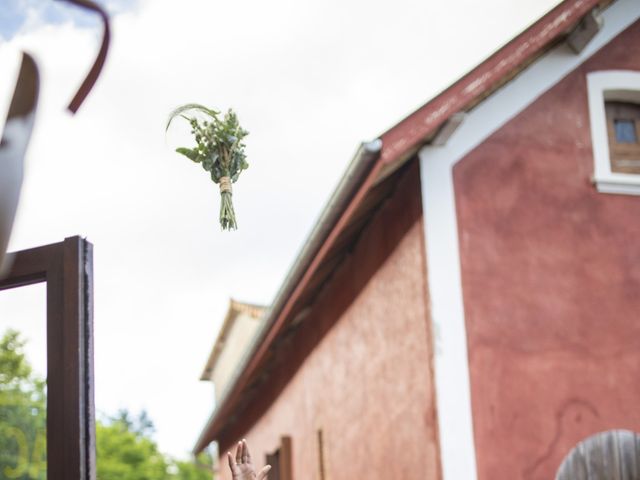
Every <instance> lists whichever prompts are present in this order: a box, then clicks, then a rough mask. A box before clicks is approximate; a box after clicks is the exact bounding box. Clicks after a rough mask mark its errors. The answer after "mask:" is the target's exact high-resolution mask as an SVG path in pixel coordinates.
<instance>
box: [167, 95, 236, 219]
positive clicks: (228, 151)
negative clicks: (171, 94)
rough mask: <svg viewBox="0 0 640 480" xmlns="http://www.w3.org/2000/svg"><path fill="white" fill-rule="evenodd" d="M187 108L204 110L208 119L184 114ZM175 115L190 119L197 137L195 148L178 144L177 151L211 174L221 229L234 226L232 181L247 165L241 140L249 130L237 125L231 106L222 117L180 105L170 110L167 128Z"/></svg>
mask: <svg viewBox="0 0 640 480" xmlns="http://www.w3.org/2000/svg"><path fill="white" fill-rule="evenodd" d="M190 111H196V112H200V113H203V114H205V115H206V116H207V117H208V119H209V120H200V119H198V118H196V117H188V116H186V115H185V113H186V112H190ZM175 117H182V118H184V119H185V120H187V121H188V122H189V124H190V125H191V133H192V134H193V135H194V137H195V140H196V146H195V147H193V148H185V147H180V148H177V149H176V152H178V153H180V154H182V155H184V156H185V157H187V158H188V159H189V160H191V161H193V162H196V163H199V164H201V165H202V168H204V169H205V171H207V172H209V174H210V175H211V180H213V181H214V182H215V183H217V184H219V185H220V194H221V202H220V225H221V226H222V229H223V230H231V229H237V228H238V225H237V222H236V217H235V212H234V210H233V203H232V201H231V183H235V182H236V181H237V180H238V178H239V177H240V173H241V172H242V171H243V170H246V169H247V168H249V164H248V163H247V156H246V154H245V152H244V149H245V144H244V143H243V142H242V140H243V139H244V137H246V136H247V135H248V134H249V132H247V131H246V130H244V129H243V128H242V127H241V126H240V122H239V121H238V116H237V115H236V114H235V112H234V111H233V110H231V109H230V110H229V111H228V112H227V113H225V114H224V116H223V117H222V118H221V117H220V113H219V112H217V111H215V110H211V109H209V108H207V107H204V106H202V105H199V104H196V103H190V104H187V105H183V106H181V107H178V108H177V109H175V110H174V111H173V112H171V115H169V121H168V122H167V128H169V125H171V121H172V120H173V119H174V118H175Z"/></svg>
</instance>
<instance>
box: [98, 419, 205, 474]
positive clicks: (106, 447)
mask: <svg viewBox="0 0 640 480" xmlns="http://www.w3.org/2000/svg"><path fill="white" fill-rule="evenodd" d="M96 428H97V463H98V475H97V477H98V478H97V480H211V479H212V473H211V468H210V465H211V461H210V457H202V458H200V459H199V460H200V461H203V462H206V463H205V465H206V466H208V469H207V467H206V466H205V467H200V466H197V465H196V464H194V463H192V462H184V461H174V460H172V459H170V458H169V457H167V456H165V455H163V454H162V453H160V451H159V450H158V446H157V444H156V443H155V441H154V440H153V438H152V436H151V435H152V433H153V431H154V427H153V423H152V422H151V420H150V419H149V417H148V415H147V414H146V412H144V411H143V412H142V413H141V414H140V415H139V416H138V417H137V418H133V417H132V416H131V414H130V413H129V412H127V411H126V410H121V411H120V412H118V415H116V416H115V417H113V418H111V419H108V420H106V421H104V422H98V424H97V425H96Z"/></svg>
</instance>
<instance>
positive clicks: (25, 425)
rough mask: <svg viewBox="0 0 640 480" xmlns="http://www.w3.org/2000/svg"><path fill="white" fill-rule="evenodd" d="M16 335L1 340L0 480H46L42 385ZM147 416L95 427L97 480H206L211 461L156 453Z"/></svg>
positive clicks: (124, 414) (122, 416)
mask: <svg viewBox="0 0 640 480" xmlns="http://www.w3.org/2000/svg"><path fill="white" fill-rule="evenodd" d="M24 345H25V341H24V340H23V339H22V338H21V336H20V334H19V333H18V332H16V331H15V330H8V331H7V332H6V333H5V334H4V336H3V337H2V338H1V339H0V480H46V478H47V473H46V393H45V381H44V380H42V379H40V378H38V377H37V376H36V375H34V373H33V370H32V368H31V365H30V364H29V362H28V361H27V358H26V356H25V353H24ZM153 433H154V427H153V423H152V422H151V419H150V418H149V416H148V415H147V413H146V412H144V411H143V412H142V413H140V414H139V415H138V416H132V415H131V414H130V413H129V412H128V411H127V410H120V411H119V412H118V413H117V415H115V416H114V417H112V418H108V419H106V420H104V421H98V422H97V424H96V434H97V438H96V443H97V445H96V447H97V452H96V456H97V470H98V471H97V480H211V479H212V478H213V475H212V473H211V471H212V469H211V465H212V462H211V457H209V456H206V455H205V456H201V457H199V459H198V463H199V464H201V465H196V464H195V463H192V462H185V461H175V460H173V459H171V458H169V457H167V456H166V455H163V454H162V453H161V452H160V451H159V450H158V446H157V444H156V442H155V441H154V440H153V437H152V435H153Z"/></svg>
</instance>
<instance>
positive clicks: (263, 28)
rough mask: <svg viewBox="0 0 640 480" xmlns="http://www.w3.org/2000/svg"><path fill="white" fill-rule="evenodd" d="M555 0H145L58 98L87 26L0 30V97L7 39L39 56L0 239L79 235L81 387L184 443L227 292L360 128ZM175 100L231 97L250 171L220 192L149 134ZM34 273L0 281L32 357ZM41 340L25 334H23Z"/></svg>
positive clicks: (333, 173) (288, 230)
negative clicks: (86, 302) (226, 193)
mask: <svg viewBox="0 0 640 480" xmlns="http://www.w3.org/2000/svg"><path fill="white" fill-rule="evenodd" d="M557 3H558V1H557V0H486V1H483V2H480V1H478V0H448V1H447V2H444V1H438V2H435V1H433V0H427V1H422V2H416V1H414V0H395V1H393V2H391V1H388V2H381V1H372V0H367V1H365V0H352V1H349V2H347V1H344V0H342V1H339V0H323V1H315V2H311V1H308V0H295V1H294V0H271V1H269V2H265V1H260V0H244V1H226V2H221V1H218V0H216V1H212V0H180V1H179V2H178V1H175V0H142V1H141V2H140V5H139V6H138V7H137V8H136V10H135V11H133V12H128V13H122V14H120V15H118V16H117V17H116V18H115V19H114V24H113V42H112V46H111V50H110V52H109V57H108V61H107V65H106V68H105V70H104V72H103V74H102V77H101V79H100V80H99V82H98V84H97V86H96V88H95V89H94V91H93V92H92V94H91V96H90V97H89V99H88V100H87V102H86V103H85V104H84V105H83V106H82V108H81V109H80V111H79V113H78V115H76V116H75V117H72V116H71V115H69V114H68V113H67V112H66V111H65V110H64V107H65V105H66V103H67V102H68V101H69V100H70V99H71V97H72V95H73V93H75V89H76V88H77V86H78V84H79V82H80V81H81V80H82V78H83V76H84V74H85V72H86V71H87V69H88V68H89V65H90V63H91V62H92V61H93V56H94V55H95V53H96V51H97V43H98V37H97V35H96V32H95V31H92V30H89V29H86V28H85V29H80V28H77V27H75V26H73V25H72V24H71V23H68V24H62V25H56V26H47V25H44V24H43V23H42V22H37V21H30V22H29V25H28V27H25V28H24V29H23V31H22V32H21V33H20V34H18V35H17V36H16V37H14V38H13V39H12V40H11V41H8V42H5V43H2V44H0V71H1V72H2V75H0V112H6V110H7V108H8V101H9V96H10V91H11V90H12V88H13V82H14V81H15V73H16V71H17V65H18V58H19V57H18V54H17V52H18V50H19V48H27V49H28V50H29V51H30V52H31V53H33V54H34V55H35V56H36V58H37V60H38V61H39V65H40V68H41V72H42V90H41V101H40V110H39V114H38V118H37V125H36V130H35V132H34V136H33V140H32V145H31V147H30V150H29V153H28V164H27V172H26V179H25V183H24V186H23V192H22V198H21V204H20V207H19V211H18V217H17V220H16V225H15V228H14V232H13V233H14V234H13V237H12V241H11V248H10V249H11V250H18V249H22V248H28V247H32V246H37V245H40V244H45V243H53V242H58V241H60V240H62V239H63V238H65V237H67V236H72V235H75V234H80V235H83V236H86V237H87V238H88V239H89V240H90V241H91V242H92V243H93V244H94V245H95V258H94V262H95V330H96V358H95V362H96V404H97V408H98V410H99V412H103V413H107V414H109V413H114V412H115V411H116V410H117V409H118V408H129V409H131V410H133V411H134V412H135V411H137V410H139V409H141V408H145V409H147V410H148V412H149V414H150V415H151V418H152V419H153V420H154V422H155V424H156V427H157V434H156V438H157V440H158V441H159V443H160V447H161V449H163V450H164V451H166V452H168V453H171V454H173V455H176V456H185V455H186V453H187V452H188V451H190V449H191V447H192V446H193V444H194V443H195V440H196V438H197V436H198V434H199V433H200V431H201V429H202V427H203V426H204V423H205V421H206V419H207V418H208V416H209V414H210V413H211V409H212V407H213V389H212V387H211V385H209V384H206V383H205V384H203V383H200V382H199V381H198V378H199V375H200V372H201V369H202V367H203V366H204V362H205V360H206V358H207V355H208V353H209V350H210V348H211V346H212V344H213V341H214V339H215V336H216V333H217V329H218V328H219V326H220V323H221V320H222V317H223V314H224V312H225V311H226V308H227V303H228V298H229V297H230V296H232V297H234V298H237V299H239V300H245V301H250V302H255V303H268V302H270V301H271V300H272V298H273V296H274V294H275V292H276V291H277V289H278V287H279V286H280V283H281V282H282V280H283V278H284V276H285V274H286V272H287V271H288V269H289V266H290V265H291V263H292V261H293V259H294V257H295V255H296V254H297V252H298V250H299V249H300V248H301V245H302V243H303V241H304V239H305V238H306V235H307V234H308V232H309V230H310V228H311V226H312V225H313V223H314V221H315V219H316V218H317V216H318V214H319V213H320V210H321V208H322V207H323V205H324V203H325V202H326V200H327V199H328V197H329V195H330V194H331V192H332V190H333V188H334V186H335V184H336V183H337V181H338V179H339V177H340V175H341V174H342V172H343V171H344V169H345V168H346V166H347V164H348V162H349V161H350V159H351V157H352V155H353V153H354V152H355V150H356V148H357V146H358V143H359V142H360V141H362V140H370V139H373V138H375V137H376V136H377V135H379V134H380V133H382V132H383V131H384V130H386V129H387V128H388V127H390V126H392V125H393V124H394V123H396V122H397V121H399V120H400V119H402V118H403V117H404V116H406V115H407V114H409V113H411V112H412V111H413V110H415V109H416V108H418V107H419V106H421V105H422V104H423V103H424V102H425V101H426V100H428V99H429V98H430V97H432V96H433V95H435V94H436V93H437V92H438V91H440V90H442V89H443V88H445V87H446V86H448V85H449V84H450V83H452V82H453V81H454V80H455V79H456V78H458V77H459V76H461V75H462V74H464V73H465V72H466V71H467V70H469V69H470V68H471V67H473V66H474V65H475V64H477V63H479V62H480V61H481V60H482V59H484V58H486V56H488V55H489V54H490V53H492V52H493V51H494V50H495V49H496V48H497V47H499V46H500V45H502V44H504V43H505V42H507V41H508V40H509V39H510V38H512V37H513V36H514V35H516V34H517V33H519V32H520V31H521V30H522V29H524V28H525V27H526V26H528V25H529V24H530V23H532V22H533V21H534V20H536V19H537V18H538V17H540V16H541V15H543V14H544V13H545V12H546V11H548V10H549V9H550V8H551V7H553V6H554V5H555V4H557ZM187 102H199V103H203V104H205V105H209V106H212V107H217V108H219V109H226V108H228V107H233V108H234V109H235V110H236V111H237V112H238V114H239V116H240V120H241V123H242V124H243V125H244V126H245V127H246V128H247V129H248V130H249V131H250V132H251V134H250V135H249V137H247V153H248V160H249V163H250V165H251V166H250V168H249V170H247V171H246V172H244V173H243V175H242V176H241V177H240V180H239V182H238V183H237V184H236V185H235V186H234V203H235V207H236V213H237V217H238V224H239V230H238V231H237V232H233V233H227V232H221V231H220V229H219V225H218V218H217V217H218V208H219V193H218V190H217V186H216V185H214V184H213V183H212V182H211V181H210V180H209V178H208V176H207V174H206V172H204V171H203V170H201V168H200V167H199V166H197V165H194V164H192V163H190V162H189V161H188V160H187V159H186V158H184V157H181V156H178V155H177V154H175V153H174V152H173V148H175V147H176V146H182V145H184V146H189V144H190V143H191V141H190V138H189V136H188V128H187V126H186V125H180V122H177V123H176V126H175V128H172V130H171V131H170V132H169V135H167V136H165V134H164V125H165V122H166V118H167V115H168V113H169V112H170V111H171V110H172V109H173V108H174V107H176V106H178V105H180V104H182V103H187ZM43 296H44V290H43V289H42V288H41V287H32V288H30V289H29V290H27V291H25V293H13V292H4V293H2V295H0V331H1V330H3V329H4V326H6V325H9V324H12V325H16V326H22V328H23V330H25V331H26V332H27V336H29V337H30V338H32V339H34V340H33V342H32V348H31V350H30V352H31V355H32V357H33V358H34V361H35V362H36V363H37V364H38V366H39V368H40V369H41V370H43V369H44V366H43V365H42V363H43V362H44V358H45V357H44V355H42V348H41V347H37V345H39V343H38V342H40V345H41V344H42V342H43V341H44V335H43V334H42V333H40V334H38V332H37V330H38V329H39V328H41V327H39V325H43V324H44V298H43ZM38 337H40V338H41V339H42V340H41V341H40V340H38Z"/></svg>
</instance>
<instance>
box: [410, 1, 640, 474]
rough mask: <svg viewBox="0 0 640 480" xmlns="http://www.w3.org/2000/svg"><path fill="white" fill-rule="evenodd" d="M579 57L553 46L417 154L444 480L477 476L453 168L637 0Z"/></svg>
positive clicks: (626, 4)
mask: <svg viewBox="0 0 640 480" xmlns="http://www.w3.org/2000/svg"><path fill="white" fill-rule="evenodd" d="M603 17H604V26H603V28H602V30H601V31H600V32H599V33H598V34H597V35H596V36H595V37H594V39H593V40H592V41H591V42H590V43H589V44H588V45H587V46H586V48H585V49H584V50H583V51H582V52H581V53H580V54H579V55H576V54H575V53H573V52H572V51H571V50H570V49H569V47H568V46H566V45H560V46H558V47H557V48H555V49H553V50H551V51H550V52H549V53H548V54H546V55H544V56H543V57H542V58H540V59H539V60H538V61H536V62H534V63H533V64H532V65H531V66H529V67H528V68H527V69H526V70H525V71H524V72H522V73H521V74H520V75H519V76H517V77H516V78H515V79H514V80H512V81H511V82H509V83H507V84H506V85H505V86H504V87H503V88H501V89H500V90H498V91H497V92H495V93H494V94H493V95H491V96H490V97H488V98H487V99H486V100H484V101H483V102H482V103H481V104H480V105H478V106H477V107H476V108H474V109H473V110H472V111H471V112H470V113H469V115H468V116H467V118H466V119H465V121H464V122H463V123H462V125H460V127H459V128H458V129H457V130H456V131H455V132H454V133H453V135H452V136H451V138H450V139H449V141H448V142H447V143H446V145H444V146H440V147H436V146H426V147H424V148H423V149H422V150H421V151H420V153H419V157H420V174H421V181H422V187H421V188H422V202H423V211H424V226H425V227H424V228H425V239H426V240H425V241H426V245H425V248H426V252H427V262H428V263H427V265H428V268H427V270H428V272H427V274H428V279H429V294H430V299H431V319H432V321H433V328H434V339H435V345H434V348H435V355H434V362H435V384H436V402H437V411H438V426H439V432H440V453H441V463H442V474H443V480H476V479H477V468H476V453H475V452H476V451H475V445H474V437H473V418H472V411H471V390H470V384H469V362H468V350H467V334H466V325H465V317H464V304H463V297H462V283H461V274H460V254H459V239H458V229H457V227H458V226H457V215H456V205H455V195H454V185H453V175H452V169H453V166H454V165H455V164H456V163H457V162H458V161H459V160H460V159H461V158H463V157H464V156H465V155H466V154H467V153H469V152H470V151H471V150H472V149H473V148H475V147H476V146H477V145H479V144H480V143H482V142H483V141H484V140H485V139H486V138H487V137H488V136H489V135H491V134H492V133H493V132H495V131H496V130H498V129H499V128H500V127H502V126H503V125H504V124H505V123H506V122H507V121H509V120H510V119H511V118H513V117H514V116H515V115H517V114H518V113H519V112H521V111H522V110H523V109H524V108H525V107H527V106H528V105H529V104H531V103H532V102H533V101H534V100H535V99H536V98H538V97H539V96H540V95H541V94H543V93H544V92H545V91H547V90H548V89H549V88H551V87H552V86H554V85H555V84H556V83H558V82H559V81H560V80H561V79H562V78H563V77H564V76H565V75H567V74H568V73H570V72H571V71H572V70H574V69H575V68H576V67H578V66H579V65H580V64H581V63H583V62H584V61H585V60H586V59H587V58H589V57H590V56H591V55H593V54H594V53H595V52H596V51H598V50H599V49H600V48H601V47H603V46H604V45H606V44H607V43H608V42H609V41H611V40H612V39H613V38H614V37H616V36H617V35H618V34H619V33H620V32H621V31H622V30H624V29H625V28H626V27H628V26H629V25H631V24H632V23H633V22H634V21H636V20H637V19H638V18H639V17H640V2H638V0H618V1H617V2H615V3H614V4H613V5H611V6H610V7H609V8H608V9H607V10H606V11H605V12H604V13H603Z"/></svg>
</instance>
